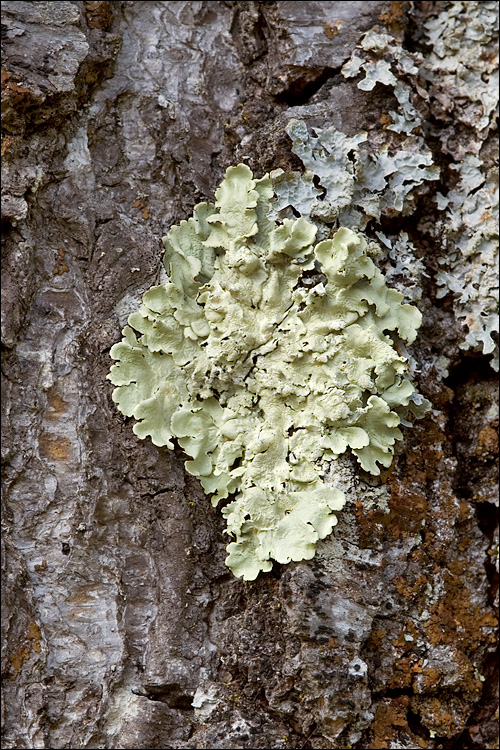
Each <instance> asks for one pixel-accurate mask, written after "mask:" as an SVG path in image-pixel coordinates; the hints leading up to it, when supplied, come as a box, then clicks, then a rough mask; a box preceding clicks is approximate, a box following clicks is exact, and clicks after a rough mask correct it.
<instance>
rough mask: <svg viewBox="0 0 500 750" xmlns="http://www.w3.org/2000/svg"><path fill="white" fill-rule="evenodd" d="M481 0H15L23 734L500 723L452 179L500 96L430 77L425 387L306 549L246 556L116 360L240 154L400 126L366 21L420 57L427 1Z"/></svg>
mask: <svg viewBox="0 0 500 750" xmlns="http://www.w3.org/2000/svg"><path fill="white" fill-rule="evenodd" d="M478 5H493V4H491V3H489V4H488V3H447V2H444V3H443V2H425V3H407V2H392V3H391V2H363V3H359V2H348V3H342V2H307V3H306V2H287V1H279V2H213V1H210V0H204V1H202V2H198V1H191V2H186V1H184V0H181V1H180V2H172V1H170V0H154V1H151V2H113V3H111V2H36V3H31V2H4V3H3V10H2V19H3V20H2V23H3V24H4V25H5V35H4V45H5V46H4V68H3V69H2V107H3V113H2V123H3V135H2V155H3V180H2V183H3V190H2V224H3V229H4V238H3V249H2V268H3V295H2V345H3V388H2V393H3V424H4V436H3V441H2V450H3V467H4V470H3V471H4V473H3V482H4V485H3V486H4V492H3V501H2V502H3V506H2V508H3V519H4V535H3V547H2V555H3V566H2V569H3V575H4V578H3V589H2V604H3V613H4V617H3V625H2V627H3V642H2V643H3V645H2V677H3V686H4V689H3V709H2V710H3V713H2V721H3V732H4V744H3V747H5V748H164V747H173V748H236V747H238V748H269V747H273V748H349V747H359V748H365V747H370V748H387V747H393V748H405V747H406V748H414V747H421V748H440V747H442V748H446V747H454V748H494V747H498V740H497V739H495V737H496V734H495V732H496V721H495V710H496V707H497V696H496V693H495V685H496V672H495V662H494V658H493V653H494V651H493V649H494V647H495V626H496V619H495V614H494V606H495V602H496V601H497V597H498V594H497V580H498V576H497V573H496V570H495V567H494V553H495V549H496V550H497V551H498V527H497V526H496V521H495V515H494V501H495V496H496V487H495V473H494V472H495V466H496V460H497V456H498V438H497V433H496V428H497V426H498V407H497V408H496V411H495V407H494V402H495V398H496V388H495V386H496V378H495V373H494V372H493V370H491V368H490V365H489V356H487V355H484V354H482V353H481V351H479V350H477V347H476V351H474V350H467V349H465V350H464V349H463V348H460V344H461V343H463V342H464V339H465V333H466V329H465V328H464V322H463V316H462V317H461V315H460V310H459V308H458V307H457V304H458V303H457V304H455V302H456V299H457V295H455V296H454V295H453V294H452V293H449V294H448V295H447V296H444V297H440V296H439V295H438V294H437V286H436V277H437V273H438V272H439V266H438V264H437V261H436V257H437V255H439V254H446V249H443V248H442V247H440V245H439V237H437V236H436V232H435V227H436V226H437V223H438V222H439V221H441V222H443V221H444V222H445V223H444V224H442V226H443V227H444V229H443V232H445V233H446V232H447V231H448V229H447V225H446V220H443V218H442V215H440V214H439V211H438V208H437V204H436V193H437V191H439V192H440V193H442V194H443V195H446V193H447V192H448V191H450V190H452V189H453V188H454V186H455V185H456V172H455V171H454V170H453V165H454V164H456V163H458V162H460V160H461V159H462V160H463V154H462V153H461V152H460V149H462V150H464V149H465V152H467V153H473V154H476V155H477V156H478V157H480V158H481V160H482V163H484V164H486V163H487V162H488V161H489V160H491V159H492V158H493V157H494V156H495V147H494V145H492V143H493V139H492V135H491V134H490V130H489V126H486V125H485V124H484V122H481V126H480V127H479V125H478V121H479V120H478V118H480V117H481V116H482V115H483V110H481V111H479V110H478V111H476V109H477V107H476V109H474V108H472V110H471V107H472V105H471V104H470V102H467V101H465V100H463V99H460V97H459V96H458V95H457V94H456V92H454V91H452V90H450V89H449V88H446V80H445V79H444V78H443V83H442V86H441V88H440V87H439V86H440V84H439V81H438V80H437V78H433V79H431V78H429V76H427V77H426V76H425V75H423V74H422V76H420V77H419V76H416V77H414V78H413V79H412V84H411V85H412V86H413V87H414V90H415V92H417V91H420V95H421V97H422V101H424V99H425V107H427V109H426V121H425V124H424V126H423V127H422V129H421V135H420V137H421V138H423V141H424V142H425V145H426V147H427V148H428V150H430V151H432V152H433V158H434V161H435V163H437V164H439V166H440V167H441V180H440V183H439V184H438V185H435V186H431V187H427V188H426V189H422V191H421V194H420V197H418V198H417V201H418V202H417V204H416V210H415V212H414V213H412V214H411V215H409V216H406V217H401V216H399V217H395V218H394V219H393V220H391V219H390V218H386V220H385V224H384V226H383V229H384V232H386V233H389V234H390V233H391V231H392V232H396V233H397V232H399V231H401V230H404V231H406V232H408V233H409V234H410V235H411V237H412V240H413V242H414V244H415V245H416V246H417V248H418V250H419V258H420V259H421V261H422V263H423V264H424V267H425V273H424V274H421V276H420V280H419V283H420V284H421V285H422V286H421V301H420V302H419V303H418V305H419V307H420V308H421V310H422V312H423V314H424V324H423V327H422V332H421V334H420V337H419V340H418V343H417V345H416V346H415V347H414V350H413V357H414V358H415V359H416V361H417V362H418V367H419V376H418V380H419V388H420V390H421V391H422V392H423V393H424V395H425V396H427V397H428V398H429V399H430V400H431V401H432V404H433V410H432V411H431V412H429V413H428V414H427V415H426V417H425V418H424V419H423V420H421V421H419V422H416V423H415V425H414V427H413V429H407V430H406V431H405V441H404V443H403V447H402V448H400V449H399V451H398V455H397V456H396V458H395V461H394V463H393V466H392V467H391V469H390V470H389V471H388V472H386V473H385V474H384V475H383V477H382V479H381V480H380V481H379V480H378V479H374V478H370V477H369V476H368V475H365V474H363V473H362V472H360V471H358V470H355V469H354V464H350V466H351V467H352V476H353V484H352V494H351V496H350V498H351V499H352V502H349V503H348V505H346V507H345V509H344V511H342V513H341V514H340V518H339V524H338V526H337V527H336V529H335V531H334V533H333V534H332V535H331V536H330V537H328V538H327V539H326V540H324V541H323V542H321V543H320V544H319V545H318V552H317V554H316V557H315V558H314V559H313V560H311V561H304V562H300V563H290V564H289V565H286V566H280V565H277V564H276V565H275V566H274V568H273V571H272V573H270V574H268V575H266V574H261V575H260V576H259V578H258V579H257V580H256V581H254V582H248V583H245V582H242V581H241V580H238V579H236V578H234V577H233V576H232V574H231V573H230V572H229V571H228V569H227V568H226V567H225V565H224V558H225V555H226V553H225V546H226V544H227V538H225V537H224V535H223V521H222V519H221V517H220V513H219V512H218V511H217V510H215V509H213V508H212V506H211V504H210V500H209V498H207V497H206V496H205V495H204V493H203V491H202V489H201V487H200V486H199V484H198V482H197V480H195V479H194V478H193V477H191V476H190V475H189V474H186V473H185V471H184V467H183V455H182V453H181V452H175V453H174V452H170V451H168V450H166V449H162V448H156V447H155V446H153V445H152V444H151V442H150V441H140V440H138V439H137V438H136V437H135V435H134V434H133V433H132V429H131V427H132V425H131V424H130V423H129V422H130V420H126V419H124V418H123V417H122V416H121V414H120V413H119V412H118V411H117V409H116V407H115V405H114V404H113V402H112V401H111V392H112V386H111V385H110V384H109V382H108V381H107V380H106V374H107V372H108V370H109V366H110V358H109V349H110V347H111V346H112V344H113V343H115V342H116V341H118V340H119V338H120V331H121V328H122V326H123V324H124V322H125V319H126V316H127V313H128V312H131V311H132V310H133V309H135V308H136V307H137V306H138V304H139V302H140V298H141V295H142V293H143V292H144V291H145V290H146V289H148V288H149V287H150V286H151V285H152V284H154V283H155V282H156V281H157V279H158V274H159V267H160V262H161V254H162V251H161V243H160V238H161V237H162V236H163V235H164V234H165V233H166V231H168V229H169V227H170V226H171V225H172V224H174V223H178V222H179V221H180V220H182V219H185V218H188V216H189V215H190V214H191V211H192V208H193V206H194V204H195V203H197V202H199V201H200V200H212V199H213V194H214V190H215V188H216V187H217V185H218V184H219V182H220V180H221V178H222V175H223V172H224V170H225V168H226V167H227V166H229V165H230V164H236V163H238V162H239V161H244V162H246V163H248V164H249V166H250V167H251V168H252V169H253V170H254V173H255V174H257V176H261V175H262V174H264V173H265V172H266V171H269V170H272V169H276V168H282V169H284V170H289V169H290V168H294V169H297V168H300V164H299V161H298V159H297V158H296V157H295V156H294V155H293V153H292V151H291V142H290V140H289V138H288V136H287V135H286V133H285V126H286V124H287V122H288V121H289V120H290V119H291V118H292V117H301V118H303V119H305V120H306V121H307V122H308V123H309V125H310V126H312V127H314V126H316V127H325V126H329V125H332V124H333V125H335V127H337V128H338V129H340V130H342V131H343V132H345V133H347V134H349V135H353V134H355V133H359V132H361V131H363V130H366V131H368V132H369V136H370V138H371V139H372V140H373V141H374V142H377V143H379V144H383V143H385V142H387V143H388V144H389V145H390V146H391V147H399V146H400V145H401V144H402V143H404V142H405V138H406V136H405V135H404V134H396V133H394V132H393V131H390V130H388V129H386V128H385V127H384V122H385V120H384V117H385V113H386V112H387V110H388V109H391V108H392V109H393V108H394V101H393V98H391V97H393V95H392V93H391V92H389V90H387V89H386V88H384V87H383V86H380V84H379V85H377V87H376V88H374V89H373V90H372V91H363V90H361V89H359V88H358V87H357V85H356V83H357V81H356V80H355V79H353V78H346V77H344V76H343V75H342V74H341V68H342V66H343V65H344V64H345V63H346V62H347V61H348V60H349V58H350V56H351V54H352V52H353V51H354V48H355V47H356V45H358V44H359V42H360V39H361V38H362V35H363V33H364V32H366V31H368V30H370V29H373V27H376V28H377V29H378V30H379V31H380V32H384V33H389V34H391V35H393V36H394V38H395V39H397V40H398V42H399V43H400V44H401V47H402V49H406V50H410V51H411V52H413V53H416V52H418V53H420V55H421V59H422V62H421V72H422V71H423V70H424V69H427V70H430V69H431V67H432V66H431V64H430V63H429V60H430V57H429V56H430V54H431V52H430V47H429V44H428V42H426V41H425V39H424V38H423V37H422V33H421V29H422V24H424V23H425V22H427V21H428V20H429V19H434V18H445V16H446V14H448V16H449V17H452V16H453V14H454V13H455V14H456V13H458V11H460V13H461V14H462V16H464V15H465V18H467V13H470V14H473V8H474V7H475V6H478ZM458 6H460V9H458ZM462 6H463V7H462ZM466 6H467V7H466ZM444 57H446V55H444ZM485 64H486V62H485ZM426 65H427V68H426ZM446 96H448V97H450V98H451V100H453V106H451V105H445V104H444V103H443V102H444V98H445V97H446ZM468 107H469V109H467V108H468ZM445 110H446V112H445V114H443V112H444V111H445ZM408 138H410V139H411V136H408ZM398 139H399V140H398ZM454 144H455V145H454ZM464 144H466V146H464ZM473 190H474V186H471V191H473ZM391 221H392V223H391ZM449 253H451V249H449ZM443 358H444V359H443ZM443 362H445V363H446V364H445V365H443V364H442V363H443Z"/></svg>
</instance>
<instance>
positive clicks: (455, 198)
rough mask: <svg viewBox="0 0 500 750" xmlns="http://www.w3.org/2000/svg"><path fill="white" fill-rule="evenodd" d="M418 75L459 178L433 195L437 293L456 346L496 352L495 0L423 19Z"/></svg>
mask: <svg viewBox="0 0 500 750" xmlns="http://www.w3.org/2000/svg"><path fill="white" fill-rule="evenodd" d="M423 34H424V41H425V42H426V44H427V45H428V47H429V53H428V55H427V58H426V64H425V66H424V67H423V68H422V75H423V78H424V80H425V81H426V84H427V87H428V90H429V94H430V99H431V104H432V107H433V114H434V116H435V117H436V118H437V119H439V120H442V121H443V122H444V123H445V124H449V123H453V126H452V128H450V127H447V128H443V130H442V133H443V135H442V150H443V152H444V153H448V154H450V155H451V156H452V157H453V159H454V162H455V163H452V164H451V165H450V168H451V169H452V170H454V171H455V172H456V173H457V175H458V181H457V183H456V184H455V185H454V186H453V187H452V189H451V190H449V191H448V193H447V194H446V195H438V196H437V207H438V209H439V211H440V213H441V218H440V220H439V222H438V223H437V225H436V239H437V241H438V242H439V243H440V245H441V247H442V254H441V257H440V258H439V263H440V265H441V270H440V271H439V272H438V275H437V283H438V286H439V291H438V297H444V296H445V295H447V294H451V295H452V297H453V305H454V309H455V314H456V316H457V318H459V319H460V320H461V321H462V322H463V323H464V334H465V335H464V339H463V340H462V341H461V343H460V346H461V348H462V349H472V350H474V351H479V352H483V354H488V355H492V357H491V364H492V366H493V368H494V369H495V370H498V368H499V356H498V169H497V167H496V166H495V165H494V164H493V161H494V159H491V157H488V147H487V145H486V147H485V144H487V142H488V139H489V138H490V137H495V136H496V133H495V132H494V131H496V128H497V124H496V116H497V113H498V3H496V2H455V3H450V2H445V3H439V4H438V6H437V12H436V13H434V14H433V15H431V16H430V17H429V18H428V19H427V21H426V22H425V24H424V25H423ZM497 150H498V149H497V147H495V149H494V151H495V153H497Z"/></svg>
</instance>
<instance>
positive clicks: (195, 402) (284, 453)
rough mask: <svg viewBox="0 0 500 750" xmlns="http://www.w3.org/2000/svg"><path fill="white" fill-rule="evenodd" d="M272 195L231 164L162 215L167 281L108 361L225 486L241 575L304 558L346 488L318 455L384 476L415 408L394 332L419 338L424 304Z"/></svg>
mask: <svg viewBox="0 0 500 750" xmlns="http://www.w3.org/2000/svg"><path fill="white" fill-rule="evenodd" d="M332 185H333V182H332V183H329V187H330V188H331V186H332ZM273 197H274V189H273V184H272V180H271V179H270V178H269V176H268V175H266V176H264V177H263V178H261V179H255V178H254V177H253V175H252V172H251V171H250V169H249V168H248V167H247V166H245V165H244V164H239V165H238V166H236V167H230V168H229V169H228V170H227V171H226V176H225V179H224V180H223V182H222V184H221V185H220V187H219V189H218V190H217V192H216V201H215V204H207V203H201V204H199V205H198V206H196V207H195V209H194V213H193V217H192V218H190V219H189V220H188V221H183V222H181V224H180V225H179V226H174V227H172V228H171V230H170V232H169V233H168V235H167V237H165V238H164V244H165V250H166V252H165V266H166V268H167V271H168V273H169V279H170V280H169V281H168V282H167V283H166V284H164V285H160V286H155V287H153V288H152V289H150V290H149V291H148V292H146V294H145V295H144V297H143V305H142V307H141V308H140V310H139V311H137V312H135V313H132V314H131V315H130V316H129V318H128V323H129V325H128V326H126V327H125V329H124V331H123V334H124V338H123V340H122V341H121V342H120V343H118V344H115V345H114V346H113V348H112V350H111V356H112V357H113V359H115V360H116V363H115V364H114V365H113V366H112V368H111V372H110V375H109V376H108V377H109V379H110V380H111V381H112V383H113V384H114V385H115V386H117V387H116V389H115V390H114V392H113V400H114V401H115V402H116V403H117V405H118V407H119V408H120V410H121V411H122V412H123V414H125V415H126V416H129V417H134V418H135V419H136V420H137V422H136V424H135V426H134V432H135V433H136V435H138V436H139V437H140V438H145V437H148V436H149V437H151V439H152V441H153V443H154V444H155V445H158V446H167V447H169V448H173V447H174V443H173V442H172V441H173V439H174V438H176V439H177V442H178V443H179V444H180V446H181V447H182V448H183V449H184V450H185V452H186V453H187V454H188V455H189V456H190V459H189V460H188V461H187V462H186V468H187V470H188V471H189V472H191V473H192V474H194V475H195V476H197V477H199V480H200V482H201V484H202V486H203V488H204V489H205V491H206V492H207V493H210V494H211V495H212V500H213V504H214V505H216V504H217V503H218V502H219V501H221V500H225V499H226V498H228V499H229V500H230V502H228V503H227V504H226V505H225V506H224V507H223V510H222V513H223V516H224V518H225V519H226V521H227V532H228V533H229V534H231V535H232V536H233V538H234V541H232V542H231V543H230V544H229V546H228V552H229V556H228V558H227V560H226V562H227V565H228V566H229V567H230V568H231V570H232V571H233V573H234V574H235V575H236V576H242V577H243V578H245V579H247V580H252V579H254V578H255V577H256V576H257V575H258V573H259V571H261V570H263V571H268V570H270V569H271V567H272V562H271V560H272V559H274V560H277V561H278V562H280V563H287V562H289V561H290V560H303V559H310V558H312V557H313V556H314V553H315V545H316V543H317V541H318V540H319V539H323V538H325V537H326V536H327V535H328V534H330V532H331V531H332V529H333V527H334V525H335V524H336V522H337V518H336V512H337V511H339V510H340V509H341V508H342V507H343V505H344V503H345V495H344V493H343V492H342V491H341V489H339V488H337V487H335V486H332V484H331V483H328V482H325V473H324V472H325V469H324V465H325V461H335V460H336V459H337V457H338V456H340V455H341V454H343V453H344V452H345V451H346V450H347V449H348V448H349V449H350V450H351V451H352V453H353V454H354V455H355V456H356V457H357V460H358V461H359V463H360V465H361V467H362V468H363V469H365V470H366V471H368V472H370V473H372V474H375V475H378V474H379V473H380V466H384V467H388V466H389V465H390V464H391V461H392V458H393V451H394V444H395V442H396V440H399V439H401V437H402V434H401V431H400V429H399V425H400V423H401V421H402V419H404V418H405V417H406V415H407V413H408V412H409V411H413V412H414V413H418V412H421V411H422V409H421V407H419V406H418V401H419V399H418V396H417V395H416V394H415V389H414V387H413V385H412V383H411V382H410V380H409V379H408V378H407V377H405V374H406V373H407V370H408V363H407V360H406V358H405V357H404V356H403V355H401V354H400V353H398V351H397V350H396V348H395V347H394V345H393V344H394V341H395V340H396V339H400V340H402V341H406V342H408V343H411V342H413V341H414V339H415V337H416V334H417V329H418V327H419V326H420V323H421V315H420V313H419V311H418V310H417V309H416V308H415V307H413V306H412V305H408V304H404V302H403V295H402V294H401V293H400V292H398V291H396V290H394V289H390V288H388V287H387V286H386V283H385V279H384V277H383V275H382V273H381V271H380V270H379V269H378V268H377V267H376V265H375V264H374V262H373V260H372V259H371V258H370V257H369V256H368V254H367V243H366V241H365V239H364V238H363V237H362V236H361V235H359V234H357V233H355V232H353V231H352V230H350V229H348V228H345V227H341V228H340V229H339V230H338V231H337V232H336V233H335V234H334V236H333V237H332V238H328V239H324V240H322V241H320V242H317V239H316V234H317V228H316V226H315V225H314V224H312V223H310V222H308V221H307V220H306V219H305V218H299V219H296V220H291V219H287V218H285V219H284V220H283V222H282V223H279V222H275V221H272V220H270V218H269V216H270V214H271V201H272V200H273Z"/></svg>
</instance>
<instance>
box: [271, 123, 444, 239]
mask: <svg viewBox="0 0 500 750" xmlns="http://www.w3.org/2000/svg"><path fill="white" fill-rule="evenodd" d="M286 131H287V133H288V135H289V136H290V138H291V139H292V142H293V146H292V150H293V152H294V153H295V154H297V156H298V157H299V158H300V159H301V161H302V163H303V164H304V167H305V172H304V174H303V175H301V174H300V173H298V172H288V173H286V174H285V173H284V172H283V171H282V170H275V171H274V172H272V178H273V181H274V184H275V190H276V195H277V197H276V202H275V210H276V212H277V216H278V217H280V218H281V217H282V216H286V213H284V212H286V208H287V206H293V208H294V209H295V211H299V212H300V213H301V215H302V216H308V217H310V218H311V219H312V220H314V221H316V222H318V223H320V224H321V223H323V224H324V223H325V222H326V223H331V224H333V223H334V222H337V223H338V224H339V225H340V226H345V227H349V228H351V229H361V230H363V229H365V228H366V226H367V224H368V223H369V222H370V221H372V220H375V221H379V220H380V218H381V217H382V216H385V217H394V216H396V215H398V214H402V215H407V214H411V213H412V212H413V210H414V206H415V201H414V197H415V194H414V189H415V188H416V187H418V186H419V185H422V184H423V183H424V182H427V181H431V180H437V179H438V177H439V168H438V167H436V166H435V165H434V164H433V162H432V156H431V154H430V153H429V152H428V151H427V152H424V153H423V152H421V151H419V150H411V151H410V150H405V149H399V150H397V151H396V152H395V153H390V152H389V150H388V149H387V148H381V149H380V150H378V151H374V152H372V153H370V152H369V151H361V149H360V144H361V143H364V142H365V141H366V140H367V134H366V133H360V134H358V135H355V136H347V135H345V133H342V132H341V131H340V130H337V129H336V128H335V127H333V126H332V127H329V128H324V129H322V128H315V129H314V133H312V132H311V131H310V130H309V129H308V128H307V125H306V124H305V123H304V122H303V121H302V120H291V121H290V122H289V123H288V125H287V127H286ZM316 185H317V187H316Z"/></svg>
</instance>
